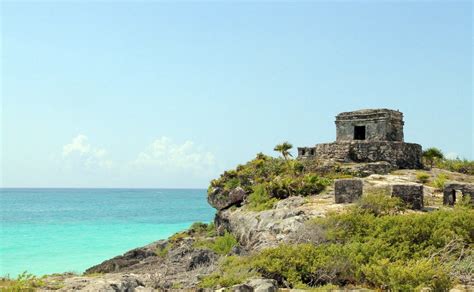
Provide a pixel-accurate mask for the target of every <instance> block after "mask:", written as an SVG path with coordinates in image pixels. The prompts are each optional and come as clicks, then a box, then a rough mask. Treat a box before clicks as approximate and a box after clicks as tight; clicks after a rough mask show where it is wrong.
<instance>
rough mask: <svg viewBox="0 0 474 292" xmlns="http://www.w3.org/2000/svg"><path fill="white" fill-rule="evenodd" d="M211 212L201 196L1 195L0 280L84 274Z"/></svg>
mask: <svg viewBox="0 0 474 292" xmlns="http://www.w3.org/2000/svg"><path fill="white" fill-rule="evenodd" d="M214 212H215V210H214V209H212V208H211V207H210V206H209V205H208V204H207V202H206V190H201V189H199V190H197V189H196V190H195V189H193V190H191V189H0V216H1V221H0V276H6V275H9V276H10V277H16V276H17V275H18V274H19V273H21V272H23V271H28V272H29V273H32V274H35V275H43V274H51V273H62V272H76V273H81V272H83V271H84V270H85V269H86V268H88V267H91V266H93V265H95V264H98V263H100V262H102V261H103V260H106V259H109V258H111V257H114V256H116V255H119V254H123V253H124V252H126V251H127V250H130V249H133V248H135V247H139V246H142V245H146V244H148V243H151V242H153V241H155V240H158V239H163V238H166V237H168V236H169V235H171V234H173V233H175V232H178V231H181V230H184V229H186V228H187V227H189V226H190V225H191V224H192V223H193V222H196V221H201V222H210V221H211V220H212V218H213V215H214Z"/></svg>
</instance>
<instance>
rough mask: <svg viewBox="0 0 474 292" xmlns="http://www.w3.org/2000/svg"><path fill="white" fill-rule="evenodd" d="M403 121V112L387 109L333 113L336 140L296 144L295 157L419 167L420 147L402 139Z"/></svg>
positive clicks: (398, 166) (420, 165)
mask: <svg viewBox="0 0 474 292" xmlns="http://www.w3.org/2000/svg"><path fill="white" fill-rule="evenodd" d="M403 124H404V123H403V114H402V113H401V112H399V111H394V110H389V109H374V110H359V111H353V112H345V113H340V114H339V115H337V116H336V132H337V134H336V142H333V143H323V144H317V145H315V146H314V147H299V148H298V158H300V159H308V158H311V159H318V160H321V161H334V162H346V163H347V162H377V161H386V162H389V163H390V164H391V165H392V166H393V167H395V168H414V169H417V168H421V167H422V163H421V156H422V148H421V146H420V145H419V144H414V143H405V142H404V141H403Z"/></svg>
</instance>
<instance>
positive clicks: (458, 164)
mask: <svg viewBox="0 0 474 292" xmlns="http://www.w3.org/2000/svg"><path fill="white" fill-rule="evenodd" d="M435 166H436V167H437V168H441V169H446V170H449V171H454V172H459V173H464V174H469V175H474V161H473V160H467V159H459V158H456V159H442V160H439V161H437V162H436V163H435Z"/></svg>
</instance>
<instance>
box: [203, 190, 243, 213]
mask: <svg viewBox="0 0 474 292" xmlns="http://www.w3.org/2000/svg"><path fill="white" fill-rule="evenodd" d="M246 197H247V193H246V192H245V191H244V190H243V189H242V188H241V187H236V188H235V189H233V190H232V191H230V192H227V191H225V190H223V189H222V188H213V189H212V191H211V192H210V193H209V196H207V201H208V203H209V205H211V206H212V207H214V208H216V209H217V210H223V209H225V208H228V207H230V206H232V205H236V204H240V203H241V202H243V200H244V199H245V198H246Z"/></svg>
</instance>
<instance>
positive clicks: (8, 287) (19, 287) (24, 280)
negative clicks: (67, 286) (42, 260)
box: [0, 271, 45, 292]
mask: <svg viewBox="0 0 474 292" xmlns="http://www.w3.org/2000/svg"><path fill="white" fill-rule="evenodd" d="M44 285H45V283H44V281H43V279H41V278H38V277H36V276H35V275H33V274H30V273H28V272H26V271H25V272H23V273H21V274H19V275H18V276H17V277H16V279H10V278H8V277H6V278H0V291H8V292H17V291H18V292H23V291H35V290H36V288H40V287H43V286H44Z"/></svg>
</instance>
